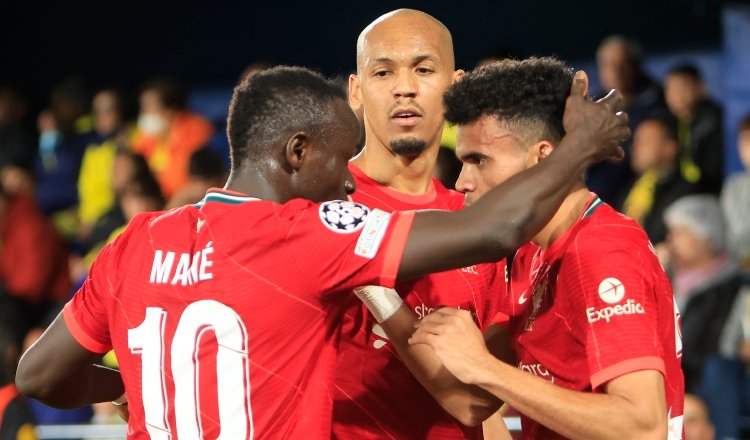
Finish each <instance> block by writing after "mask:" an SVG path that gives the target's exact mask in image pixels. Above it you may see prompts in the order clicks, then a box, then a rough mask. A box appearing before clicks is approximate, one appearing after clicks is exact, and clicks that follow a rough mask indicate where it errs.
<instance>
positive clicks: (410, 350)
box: [380, 305, 502, 426]
mask: <svg viewBox="0 0 750 440" xmlns="http://www.w3.org/2000/svg"><path fill="white" fill-rule="evenodd" d="M416 320H417V318H416V316H415V315H414V313H413V312H412V311H411V310H409V308H408V307H407V306H406V305H402V306H401V308H400V309H399V310H398V311H397V312H396V313H395V314H394V315H393V316H391V317H390V318H389V319H387V320H385V321H383V322H382V323H381V324H380V325H381V326H382V327H383V330H385V332H386V334H387V335H388V339H390V341H391V343H392V344H393V346H394V347H395V348H396V351H397V352H398V354H399V356H400V357H401V360H402V361H403V362H404V364H405V365H406V366H407V368H409V371H411V373H412V374H413V375H414V376H415V377H416V378H417V380H419V382H420V383H421V384H422V386H424V387H425V389H426V390H427V391H428V392H429V393H430V394H431V395H432V397H433V398H435V400H437V402H438V403H439V404H440V405H441V406H442V407H443V408H444V409H445V410H446V411H447V412H448V413H450V414H451V415H452V416H453V417H455V418H456V419H458V420H459V421H460V422H461V423H463V424H465V425H468V426H478V425H479V424H481V423H482V422H483V421H484V420H485V419H487V418H488V417H490V416H491V415H492V414H493V413H495V411H497V409H498V408H500V406H501V405H502V402H501V401H500V400H499V399H497V398H496V397H495V396H493V395H492V394H490V393H488V392H487V391H484V390H483V389H481V388H479V387H477V386H473V385H467V384H465V383H463V382H461V381H460V380H458V379H456V378H455V376H453V375H452V374H451V373H450V372H449V371H448V370H446V369H445V367H443V364H442V363H441V362H440V360H439V359H438V357H437V356H435V352H434V350H433V349H432V348H431V347H429V346H428V345H424V344H415V345H412V344H409V342H408V340H409V337H410V336H411V335H412V333H413V332H414V322H415V321H416Z"/></svg>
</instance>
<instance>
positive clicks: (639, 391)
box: [410, 308, 667, 439]
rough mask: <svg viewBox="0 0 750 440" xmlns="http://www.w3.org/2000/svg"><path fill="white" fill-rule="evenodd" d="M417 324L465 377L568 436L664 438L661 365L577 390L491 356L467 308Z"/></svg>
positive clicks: (416, 339) (420, 334)
mask: <svg viewBox="0 0 750 440" xmlns="http://www.w3.org/2000/svg"><path fill="white" fill-rule="evenodd" d="M417 325H418V328H417V331H416V332H415V333H414V336H412V338H411V340H410V343H412V344H426V345H429V346H430V347H432V348H433V349H434V350H435V354H436V356H437V357H438V358H439V359H440V361H441V362H442V363H443V365H444V366H445V367H446V368H447V369H448V370H449V371H451V373H453V374H454V375H455V376H456V377H457V378H458V379H460V380H461V381H462V382H464V383H468V384H472V385H477V386H479V387H481V388H482V389H484V390H487V391H489V392H491V393H492V394H493V395H495V396H497V397H498V398H500V399H503V400H504V401H506V402H507V403H508V404H509V405H511V406H512V407H513V408H515V409H517V410H518V411H520V412H522V413H524V414H526V415H527V416H528V417H530V418H533V419H534V420H537V421H538V422H540V423H542V424H543V425H545V426H547V427H548V428H550V429H552V430H553V431H556V432H558V433H560V434H562V435H563V436H565V437H568V438H573V439H575V438H580V439H625V438H634V439H650V438H654V439H657V438H658V439H664V438H666V436H667V417H666V416H667V414H666V412H665V411H664V408H665V407H666V401H665V396H664V379H663V377H662V375H661V373H660V372H658V371H655V370H644V371H638V372H634V373H628V374H625V375H623V376H620V377H618V378H616V379H613V380H611V381H610V382H608V383H607V384H605V385H604V386H603V391H604V392H603V393H587V392H580V391H573V390H568V389H565V388H562V387H559V386H557V385H554V384H552V383H549V382H547V381H546V380H544V379H541V378H539V377H536V376H534V375H531V374H528V373H526V372H524V371H521V370H519V369H517V368H515V367H514V366H512V365H508V364H505V363H503V362H501V361H499V360H498V359H496V358H495V357H493V356H492V355H491V354H490V353H489V352H488V351H487V349H486V347H485V346H484V341H483V338H482V335H481V332H480V331H479V329H478V328H477V327H476V325H475V324H474V322H473V321H472V319H471V316H470V315H469V314H468V313H466V312H465V311H462V310H457V309H452V308H443V309H440V310H438V311H435V312H434V313H432V314H430V315H429V316H427V317H426V318H424V319H423V320H422V321H420V322H419V323H418V324H417ZM592 408H595V409H596V410H592Z"/></svg>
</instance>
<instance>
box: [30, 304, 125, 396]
mask: <svg viewBox="0 0 750 440" xmlns="http://www.w3.org/2000/svg"><path fill="white" fill-rule="evenodd" d="M101 358H102V353H93V352H91V351H88V350H87V349H85V348H84V347H82V346H81V345H80V344H79V343H78V342H77V341H76V340H75V338H73V335H71V334H70V330H68V327H67V326H66V325H65V322H64V319H63V316H62V313H60V315H58V316H57V318H56V319H55V320H54V321H53V322H52V325H50V327H49V328H48V329H47V331H46V332H45V334H44V337H43V338H40V339H39V340H38V341H37V343H36V344H34V345H33V346H32V347H31V348H30V349H29V350H28V351H26V353H25V354H24V355H23V357H22V358H21V362H20V363H19V366H18V373H17V375H16V386H17V387H18V389H19V391H20V392H21V393H22V394H24V395H26V396H29V397H33V398H35V399H37V400H40V401H43V402H44V403H46V404H48V405H50V406H54V407H56V408H63V409H70V408H78V407H81V406H83V405H87V404H90V403H92V402H108V401H112V400H115V399H117V398H119V397H120V396H122V394H123V393H124V392H125V387H124V385H123V383H122V378H121V376H120V372H119V371H116V370H112V369H109V368H106V367H102V366H99V365H94V364H95V363H96V362H98V361H99V360H100V359H101Z"/></svg>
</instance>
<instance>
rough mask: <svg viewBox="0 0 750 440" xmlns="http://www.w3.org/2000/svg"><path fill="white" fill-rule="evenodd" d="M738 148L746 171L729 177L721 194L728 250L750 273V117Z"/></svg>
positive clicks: (742, 123) (743, 124) (741, 130)
mask: <svg viewBox="0 0 750 440" xmlns="http://www.w3.org/2000/svg"><path fill="white" fill-rule="evenodd" d="M737 137H738V139H737V148H738V150H739V156H740V162H741V163H742V165H743V166H744V168H745V170H744V171H743V172H741V173H737V174H734V175H732V176H730V177H729V178H728V179H727V181H726V183H725V184H724V188H723V189H722V191H721V207H722V209H723V211H724V217H725V218H726V221H727V236H728V244H729V250H730V252H731V253H732V255H733V256H734V258H735V259H736V260H737V261H738V263H739V264H740V267H741V269H742V271H743V272H745V273H750V115H747V116H745V117H744V118H743V119H742V121H740V124H739V129H738V136H737Z"/></svg>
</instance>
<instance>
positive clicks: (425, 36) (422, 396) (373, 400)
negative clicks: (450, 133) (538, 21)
mask: <svg viewBox="0 0 750 440" xmlns="http://www.w3.org/2000/svg"><path fill="white" fill-rule="evenodd" d="M461 75H463V71H462V70H456V68H455V62H454V57H453V42H452V38H451V34H450V32H449V31H448V29H447V28H446V27H445V26H444V25H443V24H442V23H441V22H440V21H438V20H436V19H435V18H433V17H431V16H429V15H427V14H425V13H424V12H420V11H415V10H411V9H399V10H396V11H393V12H390V13H388V14H385V15H383V16H381V17H379V18H378V19H376V20H375V21H373V22H372V23H371V24H370V25H369V26H367V27H366V28H365V29H364V30H363V31H362V33H361V34H360V36H359V38H358V40H357V73H356V74H355V75H351V76H350V78H349V99H350V103H351V104H352V107H353V108H362V109H363V110H364V111H363V114H364V127H365V145H364V149H363V150H362V152H361V153H360V154H359V155H358V156H357V157H355V158H354V159H353V160H352V161H351V162H350V164H349V169H350V171H351V173H352V175H353V177H354V182H355V183H356V186H357V191H356V192H355V193H354V194H352V199H353V200H354V201H355V202H358V203H362V204H364V205H366V206H368V207H370V208H377V209H381V210H383V211H386V212H394V211H404V210H418V209H442V210H451V211H455V210H459V209H463V207H464V197H463V194H461V193H459V192H458V191H454V190H450V189H447V188H445V187H444V186H443V185H442V184H441V183H440V181H438V180H437V179H435V178H433V174H434V170H435V166H436V158H437V153H438V150H439V149H440V139H441V134H442V131H443V125H444V122H445V120H444V118H443V113H444V109H443V93H445V91H446V90H447V89H448V87H449V86H450V85H451V84H453V83H454V82H455V81H457V80H458V79H459V78H460V77H461ZM502 281H503V273H502V272H499V271H498V269H497V264H481V265H476V266H470V267H464V268H459V269H453V270H449V271H444V272H440V273H434V274H430V275H428V276H426V277H422V278H419V279H415V280H408V281H402V282H399V283H398V284H397V285H396V291H397V292H398V294H399V295H400V296H401V297H402V298H403V300H404V301H405V303H406V304H407V306H408V308H409V309H411V311H412V313H413V314H414V319H416V318H418V317H422V316H425V315H427V314H428V313H430V312H431V311H432V310H434V309H435V308H437V307H439V306H441V305H449V306H452V307H460V308H462V309H465V310H468V311H470V312H471V313H472V314H473V315H474V316H475V317H476V319H477V320H478V322H479V323H480V325H483V324H485V323H490V322H492V319H493V317H494V315H495V314H496V313H497V311H498V310H497V308H498V306H499V302H500V300H501V297H500V296H499V295H498V294H497V292H499V291H500V290H501V289H502ZM408 329H409V330H411V329H412V327H411V324H409V325H408ZM390 336H394V333H393V332H391V333H390ZM407 338H408V335H407V337H404V338H399V337H394V339H393V340H390V339H389V338H388V337H387V336H386V334H385V333H384V329H383V327H382V325H381V324H379V323H378V322H376V320H375V319H374V318H373V317H372V316H371V315H370V313H369V312H368V311H367V308H366V307H365V306H364V305H362V304H361V303H360V302H359V301H356V300H355V301H354V302H353V307H350V308H349V309H348V310H347V312H346V314H345V317H344V322H343V331H342V338H341V346H340V349H339V355H338V369H337V372H336V387H335V401H334V410H333V437H334V438H337V439H341V440H350V439H352V440H354V439H356V440H359V439H361V438H362V437H377V438H424V439H432V440H438V439H466V438H469V439H476V438H481V436H482V428H481V426H477V425H478V424H477V423H475V422H473V421H472V420H470V419H469V417H468V416H469V415H468V414H465V413H461V414H457V415H458V420H457V419H455V418H453V417H452V416H451V415H450V414H449V413H448V412H447V411H446V410H444V409H443V408H442V407H441V404H442V405H447V406H449V407H455V408H462V405H460V402H461V400H462V399H461V398H460V397H459V396H458V395H457V394H456V393H454V392H447V393H446V392H444V384H443V383H440V384H438V382H439V381H425V380H424V377H426V376H429V374H426V375H425V374H420V372H419V371H417V374H418V376H420V379H421V380H422V381H423V383H425V386H426V388H425V387H423V386H422V385H421V384H420V382H419V381H418V379H417V378H415V376H414V375H412V374H411V373H410V372H409V370H408V368H407V365H406V364H405V363H404V361H403V360H402V359H403V357H402V356H399V354H398V353H397V350H399V349H401V347H402V346H403V347H408V343H407V342H406V341H407ZM400 339H403V340H400ZM405 356H407V357H408V354H405ZM454 380H455V379H454ZM458 383H459V384H460V382H458ZM428 390H429V392H428ZM430 393H432V394H433V395H434V396H435V397H436V398H437V399H438V400H436V399H435V398H433V397H432V396H431V395H430ZM404 414H409V415H410V417H404ZM414 420H419V421H420V422H419V423H415V422H414ZM461 422H463V423H461ZM467 425H472V426H467Z"/></svg>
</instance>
